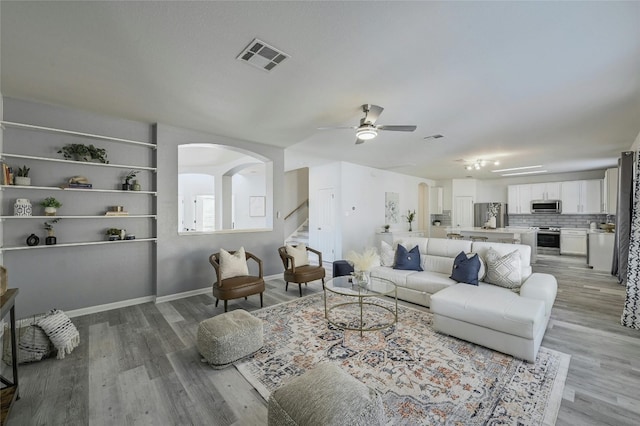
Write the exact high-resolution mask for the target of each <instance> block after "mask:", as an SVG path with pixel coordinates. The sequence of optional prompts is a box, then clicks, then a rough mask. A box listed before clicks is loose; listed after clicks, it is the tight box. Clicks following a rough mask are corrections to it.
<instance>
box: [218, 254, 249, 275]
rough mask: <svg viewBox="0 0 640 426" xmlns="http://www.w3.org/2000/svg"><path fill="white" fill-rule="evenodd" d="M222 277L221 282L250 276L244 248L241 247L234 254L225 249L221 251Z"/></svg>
mask: <svg viewBox="0 0 640 426" xmlns="http://www.w3.org/2000/svg"><path fill="white" fill-rule="evenodd" d="M220 275H221V276H220V279H221V280H225V279H227V278H233V277H240V276H243V275H249V267H248V266H247V256H246V254H245V252H244V247H240V249H239V250H238V251H236V252H235V253H234V254H231V253H229V252H228V251H226V250H225V249H220Z"/></svg>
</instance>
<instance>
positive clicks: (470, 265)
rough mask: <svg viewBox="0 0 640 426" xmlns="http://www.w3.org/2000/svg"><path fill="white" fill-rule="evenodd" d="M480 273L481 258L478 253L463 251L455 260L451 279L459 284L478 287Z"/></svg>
mask: <svg viewBox="0 0 640 426" xmlns="http://www.w3.org/2000/svg"><path fill="white" fill-rule="evenodd" d="M479 271H480V257H479V256H478V254H477V253H473V254H472V253H469V255H467V254H466V253H465V252H463V251H461V252H460V254H458V255H457V256H456V258H455V259H454V260H453V269H452V270H451V276H450V277H449V278H451V279H452V280H454V281H457V282H459V283H465V284H471V285H478V272H479Z"/></svg>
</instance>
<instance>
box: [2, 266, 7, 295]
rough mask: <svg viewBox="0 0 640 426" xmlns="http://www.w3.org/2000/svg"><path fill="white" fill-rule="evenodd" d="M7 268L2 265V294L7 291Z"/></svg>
mask: <svg viewBox="0 0 640 426" xmlns="http://www.w3.org/2000/svg"><path fill="white" fill-rule="evenodd" d="M7 285H8V283H7V268H5V267H4V266H1V265H0V296H2V295H3V294H5V293H6V292H7Z"/></svg>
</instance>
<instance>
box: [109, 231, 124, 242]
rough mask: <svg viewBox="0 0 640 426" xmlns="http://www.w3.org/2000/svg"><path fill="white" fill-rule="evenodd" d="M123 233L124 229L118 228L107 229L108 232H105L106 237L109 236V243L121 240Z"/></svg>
mask: <svg viewBox="0 0 640 426" xmlns="http://www.w3.org/2000/svg"><path fill="white" fill-rule="evenodd" d="M121 233H122V229H118V228H109V229H107V232H105V235H106V236H107V239H108V240H109V241H116V240H119V239H120V234H121Z"/></svg>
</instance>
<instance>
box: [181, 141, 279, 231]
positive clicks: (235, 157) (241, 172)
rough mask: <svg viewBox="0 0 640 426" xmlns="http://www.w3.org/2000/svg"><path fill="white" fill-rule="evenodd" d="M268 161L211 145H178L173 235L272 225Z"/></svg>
mask: <svg viewBox="0 0 640 426" xmlns="http://www.w3.org/2000/svg"><path fill="white" fill-rule="evenodd" d="M272 182H273V167H272V162H271V161H268V160H266V159H264V158H262V157H261V156H260V155H259V154H256V153H253V152H248V151H243V150H239V149H237V148H234V147H228V146H223V145H216V144H185V145H180V146H178V201H179V202H178V206H179V207H178V208H179V209H180V210H179V212H178V224H177V225H178V233H180V234H189V233H202V232H220V231H232V230H246V229H271V228H272V225H273V214H272V211H273V209H272V206H273V202H272V189H273V183H272Z"/></svg>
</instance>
